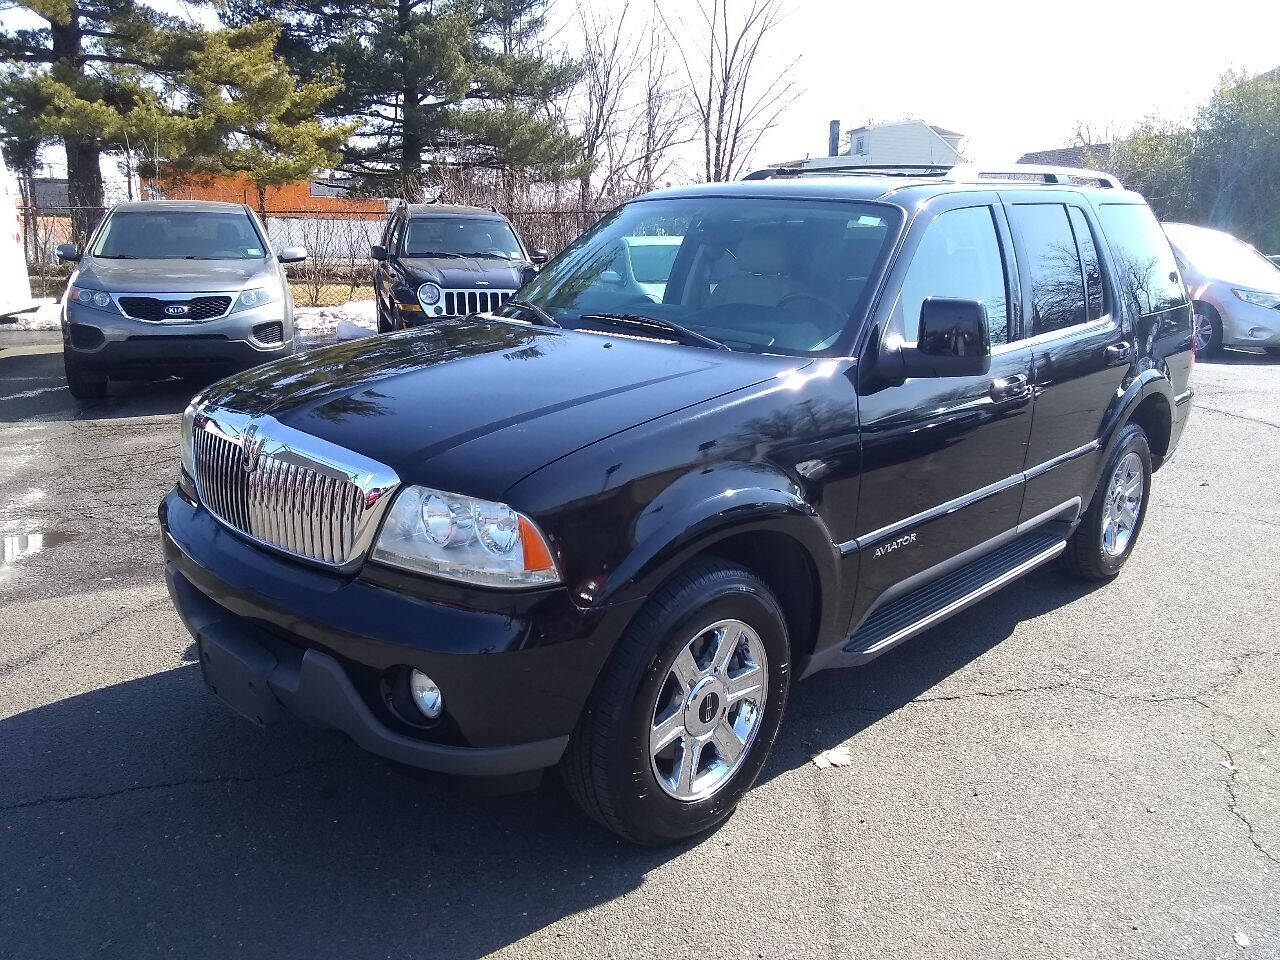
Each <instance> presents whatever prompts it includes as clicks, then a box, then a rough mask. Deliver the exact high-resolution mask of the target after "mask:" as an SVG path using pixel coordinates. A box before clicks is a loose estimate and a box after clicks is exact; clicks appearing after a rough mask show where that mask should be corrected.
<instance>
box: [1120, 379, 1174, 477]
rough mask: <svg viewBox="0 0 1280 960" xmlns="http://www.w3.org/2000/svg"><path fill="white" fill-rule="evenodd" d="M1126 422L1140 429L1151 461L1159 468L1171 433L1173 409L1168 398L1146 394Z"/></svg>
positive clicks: (1157, 394)
mask: <svg viewBox="0 0 1280 960" xmlns="http://www.w3.org/2000/svg"><path fill="white" fill-rule="evenodd" d="M1127 422H1128V423H1136V424H1137V425H1138V426H1140V427H1141V428H1142V432H1143V433H1145V434H1146V435H1147V445H1148V446H1149V447H1150V448H1151V456H1152V459H1153V460H1154V461H1155V462H1156V465H1157V466H1159V464H1160V463H1161V462H1162V461H1163V460H1164V458H1165V456H1166V455H1167V454H1168V453H1169V439H1170V437H1171V436H1172V433H1173V407H1172V406H1171V405H1170V404H1169V400H1168V398H1167V397H1165V395H1164V394H1163V393H1160V392H1158V391H1153V392H1151V393H1149V394H1147V395H1146V396H1145V397H1143V398H1142V399H1141V400H1140V401H1138V405H1137V406H1136V407H1134V410H1133V413H1131V414H1130V415H1129V418H1128V420H1127Z"/></svg>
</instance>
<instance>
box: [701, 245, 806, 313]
mask: <svg viewBox="0 0 1280 960" xmlns="http://www.w3.org/2000/svg"><path fill="white" fill-rule="evenodd" d="M782 239H783V238H782V236H781V235H780V232H779V231H778V230H777V229H776V228H765V227H761V228H757V229H756V230H753V231H751V232H750V233H748V234H747V235H746V236H744V237H743V238H742V240H741V242H740V243H739V244H738V262H737V269H736V271H735V272H733V273H731V274H729V275H728V276H727V277H725V278H724V279H723V280H721V281H720V282H719V283H718V284H716V288H715V289H714V290H713V291H711V296H709V297H708V298H707V306H719V305H720V304H725V303H747V304H752V305H754V306H761V307H775V306H777V305H778V303H779V301H781V300H782V299H783V298H784V297H789V296H791V295H792V294H795V293H802V292H804V288H803V287H802V286H801V285H800V284H799V283H797V282H796V281H795V280H794V279H793V278H792V277H791V275H790V268H789V265H788V262H787V250H786V247H785V246H784V245H783V242H782Z"/></svg>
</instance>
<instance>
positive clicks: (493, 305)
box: [441, 290, 515, 317]
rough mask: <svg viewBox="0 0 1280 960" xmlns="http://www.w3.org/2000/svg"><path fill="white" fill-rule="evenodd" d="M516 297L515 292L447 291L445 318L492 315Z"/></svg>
mask: <svg viewBox="0 0 1280 960" xmlns="http://www.w3.org/2000/svg"><path fill="white" fill-rule="evenodd" d="M514 295H515V291H514V290H445V291H444V294H443V296H442V297H441V299H442V300H443V302H444V313H443V314H441V316H445V317H465V316H468V315H469V314H472V313H492V312H493V311H494V310H497V309H498V308H499V307H500V306H502V305H503V304H504V303H506V302H507V301H508V300H510V299H511V298H512V297H513V296H514Z"/></svg>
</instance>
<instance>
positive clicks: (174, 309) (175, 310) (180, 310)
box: [164, 303, 191, 317]
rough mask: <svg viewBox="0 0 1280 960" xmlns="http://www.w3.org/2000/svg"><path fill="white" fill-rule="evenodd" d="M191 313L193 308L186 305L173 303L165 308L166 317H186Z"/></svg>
mask: <svg viewBox="0 0 1280 960" xmlns="http://www.w3.org/2000/svg"><path fill="white" fill-rule="evenodd" d="M190 312H191V308H190V307H188V306H187V305H186V304H185V303H171V304H169V305H168V306H167V307H165V308H164V315H165V316H166V317H185V316H186V315H187V314H188V313H190Z"/></svg>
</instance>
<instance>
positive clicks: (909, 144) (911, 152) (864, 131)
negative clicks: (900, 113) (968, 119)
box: [781, 120, 964, 168]
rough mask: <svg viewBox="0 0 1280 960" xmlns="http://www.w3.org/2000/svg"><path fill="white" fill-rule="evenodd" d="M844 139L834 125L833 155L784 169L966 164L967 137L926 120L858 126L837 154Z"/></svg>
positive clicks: (845, 137) (832, 131)
mask: <svg viewBox="0 0 1280 960" xmlns="http://www.w3.org/2000/svg"><path fill="white" fill-rule="evenodd" d="M841 139H842V138H841V137H840V130H839V125H838V124H837V123H836V122H833V123H832V125H831V151H830V153H831V155H830V156H826V157H812V158H810V159H807V160H799V161H793V162H792V163H788V164H781V166H802V167H808V168H821V167H831V166H849V165H851V164H852V165H859V166H877V165H879V164H898V163H931V164H933V163H936V164H938V165H940V166H941V165H944V164H945V165H947V166H955V165H956V164H959V163H964V156H963V155H962V154H961V152H960V144H961V141H963V140H964V134H963V133H957V132H956V131H954V130H948V129H946V128H945V127H938V126H934V125H933V124H931V123H925V122H924V121H923V120H901V121H898V122H897V123H873V124H868V125H867V126H865V127H857V128H856V129H854V130H850V131H848V133H846V134H845V135H844V138H843V139H844V140H845V141H847V146H846V147H845V149H844V150H843V152H837V149H838V145H839V144H840V142H841Z"/></svg>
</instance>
